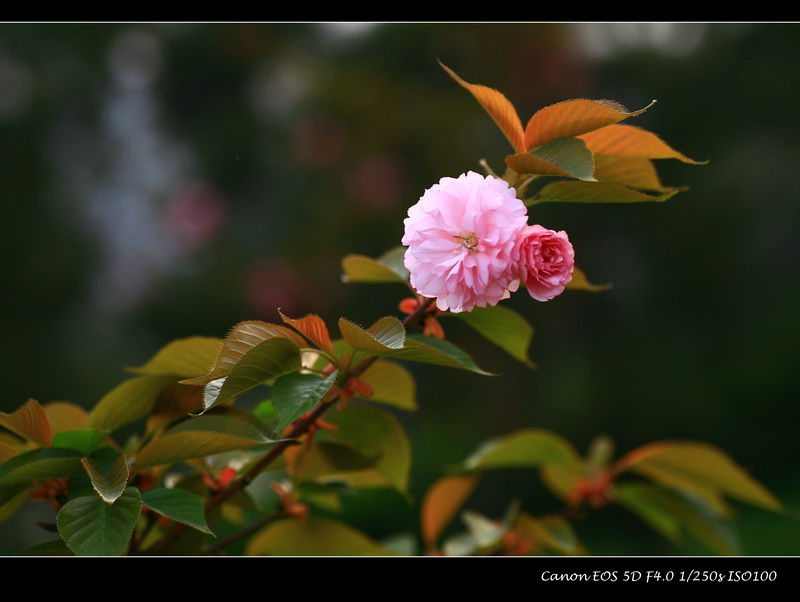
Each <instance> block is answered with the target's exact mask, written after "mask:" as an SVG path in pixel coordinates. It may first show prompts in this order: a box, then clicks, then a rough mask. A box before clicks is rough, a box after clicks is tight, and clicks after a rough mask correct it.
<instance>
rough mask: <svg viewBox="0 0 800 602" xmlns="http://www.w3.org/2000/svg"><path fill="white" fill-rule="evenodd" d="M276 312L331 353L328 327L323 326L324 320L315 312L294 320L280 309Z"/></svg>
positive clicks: (310, 339)
mask: <svg viewBox="0 0 800 602" xmlns="http://www.w3.org/2000/svg"><path fill="white" fill-rule="evenodd" d="M278 313H279V314H281V318H282V319H283V321H284V322H285V323H286V324H289V325H290V326H292V327H293V328H295V329H296V330H297V331H298V332H300V333H301V334H302V335H303V336H305V337H306V338H307V339H308V340H309V341H311V342H312V343H314V344H315V345H316V346H317V347H319V348H320V349H325V350H326V351H330V352H331V353H333V347H332V346H331V335H330V334H329V333H328V327H327V326H325V322H324V321H323V320H322V318H320V317H319V316H317V315H315V314H309V315H307V316H306V317H304V318H299V319H297V320H294V319H292V318H289V317H287V316H285V315H283V313H282V312H280V311H279V312H278Z"/></svg>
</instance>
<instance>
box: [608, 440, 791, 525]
mask: <svg viewBox="0 0 800 602" xmlns="http://www.w3.org/2000/svg"><path fill="white" fill-rule="evenodd" d="M617 467H618V468H617V470H618V471H623V470H633V471H634V472H638V473H639V474H642V475H645V476H646V477H648V478H650V479H652V480H654V481H656V482H658V483H662V484H664V485H666V486H667V487H673V488H676V489H683V490H686V491H689V492H693V493H695V494H698V495H706V494H707V492H708V490H709V489H710V490H712V491H714V490H717V491H719V492H720V493H723V494H726V495H729V496H731V497H733V498H736V499H739V500H741V501H743V502H747V503H749V504H753V505H755V506H761V507H762V508H767V509H768V510H775V511H780V510H781V509H782V505H781V503H780V502H779V501H778V500H777V499H776V498H775V496H773V495H772V494H771V493H770V492H769V491H768V490H767V489H766V488H764V486H763V485H761V484H760V483H759V482H758V481H756V480H755V479H753V478H752V477H751V476H750V475H748V474H747V473H746V472H745V471H744V470H743V469H742V468H740V467H739V466H738V465H736V464H735V463H734V462H733V461H732V460H731V459H730V458H729V457H728V456H727V455H725V454H724V453H723V452H722V451H721V450H720V449H718V448H716V447H714V446H712V445H708V444H706V443H695V442H662V443H651V444H649V445H645V446H643V447H640V448H638V449H636V450H634V451H632V452H630V453H629V454H628V455H627V456H625V457H623V458H622V459H620V460H619V462H618V464H617Z"/></svg>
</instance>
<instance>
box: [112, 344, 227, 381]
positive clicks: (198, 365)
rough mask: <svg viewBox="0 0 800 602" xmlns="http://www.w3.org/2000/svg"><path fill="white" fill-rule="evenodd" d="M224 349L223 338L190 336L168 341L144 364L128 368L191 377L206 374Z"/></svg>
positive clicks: (148, 374)
mask: <svg viewBox="0 0 800 602" xmlns="http://www.w3.org/2000/svg"><path fill="white" fill-rule="evenodd" d="M220 349H222V339H218V338H212V337H189V338H187V339H178V340H176V341H172V342H171V343H168V344H167V345H165V346H164V347H162V348H161V350H160V351H159V352H158V353H156V354H155V355H154V356H153V358H152V359H151V360H150V361H149V362H147V363H146V364H145V365H144V366H140V367H138V368H128V372H133V373H134V374H141V375H144V376H175V377H177V378H191V377H193V376H197V375H198V374H205V373H206V372H208V371H209V370H210V369H211V366H213V365H214V360H215V359H216V358H217V356H218V355H219V352H220Z"/></svg>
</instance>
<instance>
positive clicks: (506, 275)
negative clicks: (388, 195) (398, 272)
mask: <svg viewBox="0 0 800 602" xmlns="http://www.w3.org/2000/svg"><path fill="white" fill-rule="evenodd" d="M526 222H527V210H526V208H525V205H524V204H523V203H522V201H520V200H519V199H518V198H517V197H516V191H515V190H514V189H513V188H509V186H508V184H507V183H506V182H505V181H503V180H500V179H498V178H494V177H492V176H486V177H484V176H481V175H480V174H477V173H475V172H469V173H466V174H462V175H461V176H459V177H458V178H442V179H441V180H439V183H438V184H434V185H433V186H431V188H429V189H428V190H426V191H425V194H423V195H422V198H420V200H419V202H418V203H417V204H416V205H414V206H413V207H411V208H410V209H409V210H408V218H407V219H406V220H405V221H404V223H405V235H404V236H403V244H404V245H406V246H408V249H407V250H406V255H405V266H406V267H407V268H408V270H409V272H410V273H411V285H412V286H413V287H414V288H415V289H416V290H417V292H419V294H421V295H423V296H425V297H430V298H435V299H436V306H437V307H438V308H439V309H440V310H442V311H446V310H450V311H452V312H461V311H471V310H472V309H473V308H474V307H476V306H477V307H486V306H487V305H496V304H497V302H498V301H500V300H501V299H505V298H507V297H508V296H509V293H510V292H512V291H515V290H516V289H517V287H518V286H519V260H520V255H519V247H518V237H519V233H520V231H521V230H522V229H523V228H524V227H525V224H526Z"/></svg>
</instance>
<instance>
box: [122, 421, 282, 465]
mask: <svg viewBox="0 0 800 602" xmlns="http://www.w3.org/2000/svg"><path fill="white" fill-rule="evenodd" d="M265 443H274V441H273V440H271V439H269V438H267V437H266V436H265V435H264V433H262V432H261V431H260V430H259V429H257V428H256V427H255V426H254V425H252V424H248V423H246V422H243V421H241V420H238V419H236V418H232V417H230V416H224V415H216V414H205V415H203V416H197V417H195V418H190V419H188V420H185V421H183V422H181V423H180V424H178V425H177V426H175V427H173V428H171V429H169V430H168V431H166V432H165V433H164V434H163V435H161V436H160V437H158V438H157V439H153V440H152V441H151V442H150V443H148V444H147V445H145V446H144V447H143V448H142V449H141V451H139V454H138V456H137V457H136V465H137V466H138V467H139V468H147V467H148V466H157V465H160V464H173V463H175V462H183V461H184V460H188V459H191V458H201V457H203V456H209V455H214V454H221V453H222V452H226V451H232V450H235V449H249V448H251V447H256V446H258V445H264V444H265Z"/></svg>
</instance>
